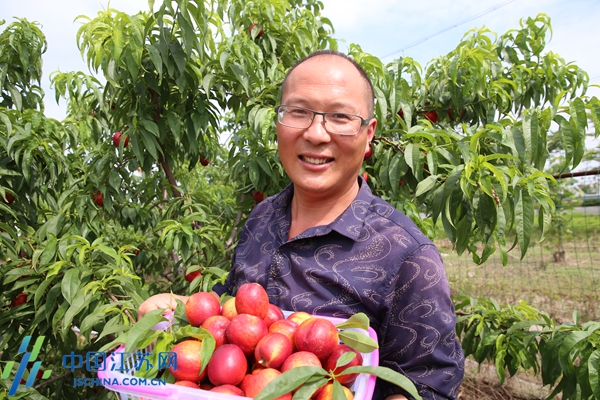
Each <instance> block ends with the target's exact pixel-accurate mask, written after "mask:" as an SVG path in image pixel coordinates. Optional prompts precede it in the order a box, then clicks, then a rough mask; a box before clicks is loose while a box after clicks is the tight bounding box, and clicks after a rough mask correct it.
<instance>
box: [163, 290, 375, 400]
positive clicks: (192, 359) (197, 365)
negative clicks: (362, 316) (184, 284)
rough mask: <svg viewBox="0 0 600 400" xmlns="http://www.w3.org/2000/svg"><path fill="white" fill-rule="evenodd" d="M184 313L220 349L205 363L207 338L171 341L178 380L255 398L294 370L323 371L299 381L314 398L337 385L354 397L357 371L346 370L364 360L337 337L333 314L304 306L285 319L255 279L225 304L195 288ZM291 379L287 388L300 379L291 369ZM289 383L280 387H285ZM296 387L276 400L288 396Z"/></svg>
mask: <svg viewBox="0 0 600 400" xmlns="http://www.w3.org/2000/svg"><path fill="white" fill-rule="evenodd" d="M185 314H186V317H187V320H188V322H189V323H190V325H192V326H195V327H201V328H203V329H204V330H205V331H207V332H209V333H210V334H211V335H212V337H213V338H214V342H215V346H214V352H213V353H212V356H211V357H210V359H209V361H208V363H207V365H203V363H202V357H201V352H202V346H203V341H200V340H197V339H196V338H186V339H185V340H183V341H180V342H179V343H177V344H176V345H174V346H173V347H172V348H171V350H170V351H171V352H173V353H175V354H177V363H176V365H173V366H170V367H169V372H170V373H171V374H172V375H173V377H174V378H175V385H181V386H186V387H191V388H197V389H202V390H208V391H211V392H218V393H224V394H229V395H234V396H243V397H250V398H256V397H257V396H258V397H260V396H259V394H261V396H264V392H262V391H263V389H265V387H267V385H269V383H271V382H272V381H274V380H275V379H276V378H278V377H279V376H281V375H282V374H284V373H286V372H287V371H290V370H293V369H295V368H296V370H295V371H302V373H300V374H299V375H302V374H306V373H312V372H314V371H323V373H320V374H319V373H316V375H315V379H312V381H310V380H306V379H305V381H304V383H301V384H299V385H298V386H300V387H301V386H304V385H306V386H307V387H306V388H304V390H309V394H310V395H311V397H310V398H312V399H317V400H325V399H333V398H334V397H333V396H334V390H335V394H337V395H339V394H341V391H343V394H344V395H345V397H346V399H348V400H351V399H352V398H353V393H352V391H351V390H350V389H349V388H350V387H351V386H352V384H353V383H354V381H355V380H356V378H357V376H358V374H357V373H346V372H345V370H346V369H347V368H349V367H353V366H361V365H362V364H363V357H362V355H361V353H360V352H359V351H358V350H355V348H352V347H350V346H348V345H347V344H344V343H343V341H340V331H339V330H338V326H336V325H335V324H334V323H333V322H332V321H331V320H330V319H327V318H324V317H319V316H313V315H311V314H308V313H306V312H303V311H299V312H292V313H288V315H287V316H286V315H285V314H286V313H284V312H283V311H282V310H281V309H280V308H279V307H277V306H276V305H274V304H270V303H269V298H268V296H267V293H266V291H265V290H264V288H263V287H262V286H261V285H259V284H257V283H246V284H243V285H242V286H240V288H239V289H238V292H237V293H236V296H235V297H231V298H229V299H228V300H227V301H225V302H224V303H223V305H221V303H220V301H219V299H218V297H217V296H216V295H215V294H214V293H208V292H199V293H195V294H194V295H192V296H191V297H190V298H189V299H188V301H187V302H186V303H185ZM353 347H356V346H353ZM299 367H313V369H310V368H309V369H306V368H304V369H302V370H301V369H297V368H299ZM315 368H317V369H315ZM294 375H296V376H294ZM286 376H288V377H290V378H289V379H287V380H286V381H285V382H287V384H288V385H289V384H290V382H291V381H294V378H298V374H295V373H294V372H290V373H288V374H287V375H286ZM299 379H302V377H300V378H299ZM281 381H282V380H281V379H280V382H281ZM336 381H337V382H336ZM285 382H284V384H283V386H282V385H281V384H280V385H279V390H280V391H281V388H282V387H285ZM309 382H310V384H309ZM311 385H312V386H311ZM271 387H272V386H271ZM294 391H295V389H294V390H290V391H288V392H287V393H284V394H282V395H280V396H279V397H277V399H283V400H290V399H291V398H292V395H293V392H294ZM261 392H262V393H261Z"/></svg>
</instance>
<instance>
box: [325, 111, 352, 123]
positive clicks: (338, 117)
mask: <svg viewBox="0 0 600 400" xmlns="http://www.w3.org/2000/svg"><path fill="white" fill-rule="evenodd" d="M329 118H331V119H332V120H333V121H336V122H348V121H351V120H352V116H351V115H350V114H342V113H333V114H329Z"/></svg>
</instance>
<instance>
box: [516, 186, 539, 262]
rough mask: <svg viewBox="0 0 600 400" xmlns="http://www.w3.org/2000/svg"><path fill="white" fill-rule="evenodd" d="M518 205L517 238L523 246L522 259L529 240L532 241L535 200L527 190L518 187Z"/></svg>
mask: <svg viewBox="0 0 600 400" xmlns="http://www.w3.org/2000/svg"><path fill="white" fill-rule="evenodd" d="M515 194H516V207H515V223H516V226H515V228H516V230H517V240H518V243H519V246H520V247H521V259H523V257H525V253H527V248H528V247H529V242H530V241H531V233H532V231H533V221H534V209H533V201H532V200H531V196H530V195H529V192H528V191H527V190H523V189H521V188H517V189H516V190H515Z"/></svg>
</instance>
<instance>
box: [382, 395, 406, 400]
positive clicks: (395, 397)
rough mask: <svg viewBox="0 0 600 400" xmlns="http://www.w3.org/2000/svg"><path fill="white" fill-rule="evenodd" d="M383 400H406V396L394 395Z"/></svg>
mask: <svg viewBox="0 0 600 400" xmlns="http://www.w3.org/2000/svg"><path fill="white" fill-rule="evenodd" d="M385 400H406V396H404V395H403V394H394V395H391V396H389V397H387V398H386V399H385Z"/></svg>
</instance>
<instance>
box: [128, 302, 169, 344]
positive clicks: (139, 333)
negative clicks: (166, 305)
mask: <svg viewBox="0 0 600 400" xmlns="http://www.w3.org/2000/svg"><path fill="white" fill-rule="evenodd" d="M163 312H164V310H163V309H156V310H152V311H149V312H147V313H146V314H144V316H143V317H142V319H141V320H139V321H137V322H136V323H135V324H134V325H133V326H132V327H131V329H129V331H127V338H126V340H125V352H131V351H133V350H134V349H137V348H139V347H138V344H139V343H140V342H142V341H143V340H144V338H145V336H146V335H148V333H152V332H151V329H152V327H153V326H154V325H156V324H158V323H159V322H161V321H164V320H165V317H163V315H162V314H163Z"/></svg>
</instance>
